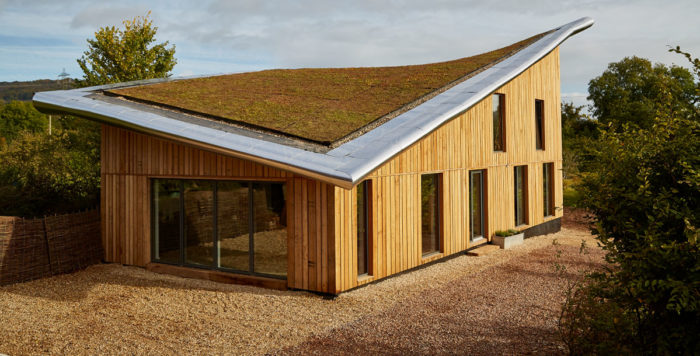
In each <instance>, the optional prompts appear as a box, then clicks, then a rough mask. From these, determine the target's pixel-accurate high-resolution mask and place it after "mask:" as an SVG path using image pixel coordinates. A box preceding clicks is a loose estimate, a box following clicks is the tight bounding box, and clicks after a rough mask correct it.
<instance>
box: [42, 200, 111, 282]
mask: <svg viewBox="0 0 700 356" xmlns="http://www.w3.org/2000/svg"><path fill="white" fill-rule="evenodd" d="M68 217H69V218H68ZM45 219H46V238H47V241H48V247H49V259H50V262H51V272H53V274H59V273H68V272H72V271H75V270H78V269H82V268H85V267H87V266H90V265H93V264H95V263H99V262H100V260H101V259H102V240H101V238H100V213H99V212H98V211H88V212H85V213H76V214H70V216H66V215H57V216H48V217H46V218H45Z"/></svg>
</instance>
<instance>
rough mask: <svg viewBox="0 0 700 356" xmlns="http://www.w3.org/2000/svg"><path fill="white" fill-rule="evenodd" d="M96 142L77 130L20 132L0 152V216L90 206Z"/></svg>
mask: <svg viewBox="0 0 700 356" xmlns="http://www.w3.org/2000/svg"><path fill="white" fill-rule="evenodd" d="M98 147H99V146H98ZM98 147H96V146H95V145H94V141H93V140H86V139H85V135H84V134H83V133H81V132H78V131H62V130H61V131H60V132H57V133H55V134H53V135H48V134H46V133H40V134H32V133H30V132H24V133H22V134H20V136H19V137H18V138H17V140H15V141H13V142H12V143H11V144H10V145H9V146H8V147H7V148H6V149H4V150H2V151H0V162H3V165H2V167H0V197H2V199H0V215H17V216H24V217H31V216H42V215H47V214H52V213H67V212H74V211H76V210H80V209H88V208H93V207H95V206H96V205H97V204H96V202H98V201H99V200H98V199H99V180H100V165H99V158H100V157H99V155H100V153H99V151H98V149H97V148H98Z"/></svg>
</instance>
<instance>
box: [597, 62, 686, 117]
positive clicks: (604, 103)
mask: <svg viewBox="0 0 700 356" xmlns="http://www.w3.org/2000/svg"><path fill="white" fill-rule="evenodd" d="M696 89H697V86H696V83H695V80H694V77H693V74H692V73H691V72H690V71H689V70H687V69H685V68H683V67H679V66H675V65H672V66H670V67H667V66H665V65H663V64H659V63H657V64H655V65H652V64H651V62H650V61H649V60H647V59H644V58H639V57H627V58H624V59H623V60H621V61H619V62H615V63H611V64H610V65H608V69H607V70H605V71H604V72H603V74H602V75H600V76H599V77H596V78H594V79H592V80H591V81H590V82H589V84H588V93H589V96H588V99H589V100H591V101H592V102H593V107H592V108H593V115H594V116H595V117H596V118H597V119H598V121H600V122H601V123H603V124H613V125H614V126H615V127H617V128H618V129H619V128H620V127H621V126H622V125H623V124H625V123H627V124H632V125H636V126H638V127H641V128H650V127H651V126H652V125H653V123H654V118H655V117H657V116H664V117H684V118H688V117H691V116H692V115H693V113H694V112H695V111H696V105H697V103H698V92H697V91H696Z"/></svg>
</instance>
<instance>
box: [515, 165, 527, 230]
mask: <svg viewBox="0 0 700 356" xmlns="http://www.w3.org/2000/svg"><path fill="white" fill-rule="evenodd" d="M526 175H527V166H516V167H515V177H514V179H513V180H514V181H515V226H518V225H524V224H527V211H526V208H527V186H526V184H527V177H526Z"/></svg>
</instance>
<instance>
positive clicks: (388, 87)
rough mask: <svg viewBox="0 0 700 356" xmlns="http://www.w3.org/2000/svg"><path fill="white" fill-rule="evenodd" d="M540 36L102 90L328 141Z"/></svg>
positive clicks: (288, 134)
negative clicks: (437, 53) (368, 61)
mask: <svg viewBox="0 0 700 356" xmlns="http://www.w3.org/2000/svg"><path fill="white" fill-rule="evenodd" d="M542 35H544V34H540V35H537V36H533V37H531V38H528V39H526V40H523V41H520V42H518V43H515V44H512V45H510V46H507V47H504V48H501V49H498V50H495V51H491V52H488V53H484V54H480V55H476V56H472V57H467V58H461V59H457V60H452V61H448V62H440V63H431V64H422V65H409V66H396V67H366V68H305V69H274V70H263V71H259V72H250V73H239V74H230V75H221V76H212V77H205V78H196V79H185V80H175V81H169V82H164V83H158V84H147V85H142V86H134V87H126V88H121V89H113V90H109V91H107V92H108V93H109V94H113V95H118V96H123V97H124V98H126V99H130V100H134V101H138V102H143V103H147V104H154V105H158V106H163V107H166V108H169V109H176V110H179V111H182V112H185V113H191V114H199V115H203V116H205V117H208V118H212V119H216V120H221V121H224V122H230V123H234V124H239V125H243V126H246V127H253V128H256V129H262V130H265V131H269V132H273V133H278V134H283V135H285V136H291V137H297V138H301V139H305V140H308V141H312V142H315V143H320V144H325V145H328V144H331V143H333V142H335V141H338V140H340V139H342V138H343V137H345V136H347V135H349V134H351V133H353V132H355V131H357V130H359V129H362V128H363V127H365V126H366V125H368V124H370V123H372V122H374V121H376V120H378V119H381V118H383V117H385V116H387V115H388V114H391V113H393V112H395V111H397V110H401V109H405V108H406V107H407V106H408V105H410V104H413V103H415V102H416V101H418V100H421V99H422V98H424V97H425V96H426V95H429V94H431V93H433V92H435V91H438V90H439V89H441V88H443V87H445V86H449V85H450V84H453V83H454V82H455V81H459V80H460V79H463V78H464V77H465V76H469V75H470V74H473V73H474V72H475V71H477V70H479V69H480V68H483V67H486V66H488V65H490V64H492V63H495V62H498V61H500V60H502V59H504V58H506V57H508V56H509V55H511V54H513V53H514V52H517V51H518V50H520V49H522V48H524V47H526V46H527V45H529V44H531V43H532V42H534V41H535V40H537V39H539V38H540V37H541V36H542Z"/></svg>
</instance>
